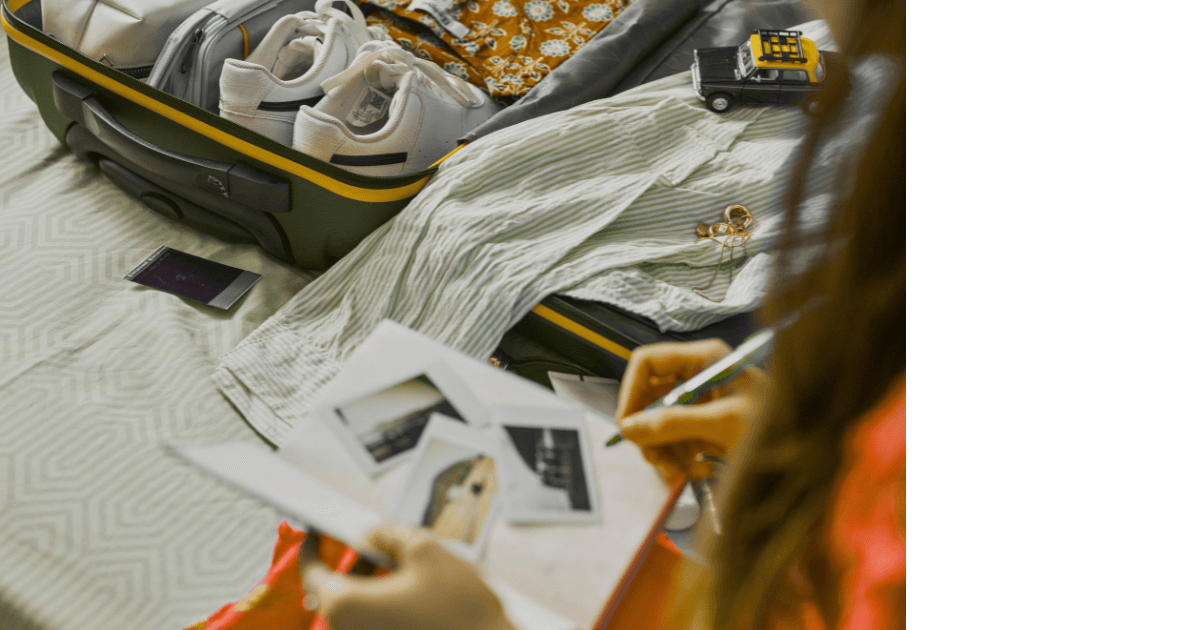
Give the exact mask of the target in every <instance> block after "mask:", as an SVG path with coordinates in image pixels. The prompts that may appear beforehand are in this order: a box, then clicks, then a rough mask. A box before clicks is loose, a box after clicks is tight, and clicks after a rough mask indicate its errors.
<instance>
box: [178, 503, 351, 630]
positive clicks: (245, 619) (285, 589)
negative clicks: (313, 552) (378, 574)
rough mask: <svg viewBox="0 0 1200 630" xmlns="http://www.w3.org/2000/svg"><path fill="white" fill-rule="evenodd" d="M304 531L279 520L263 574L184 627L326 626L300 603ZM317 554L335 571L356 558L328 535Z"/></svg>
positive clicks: (306, 629)
mask: <svg viewBox="0 0 1200 630" xmlns="http://www.w3.org/2000/svg"><path fill="white" fill-rule="evenodd" d="M304 535H305V534H304V532H302V531H298V530H295V529H292V528H291V526H289V525H288V524H287V521H283V522H281V523H279V537H278V538H277V539H276V540H275V551H274V553H273V554H272V555H271V567H270V568H269V569H267V574H266V576H264V577H263V579H262V580H260V581H259V583H258V585H256V586H255V587H254V588H252V589H250V592H249V593H247V594H246V596H245V597H243V598H242V599H241V600H240V601H238V602H235V603H232V604H225V605H224V606H222V607H221V608H220V609H218V610H217V612H215V613H213V614H212V615H210V616H209V617H208V619H205V620H204V621H201V622H200V623H197V624H196V625H194V626H190V627H189V628H188V630H260V629H262V628H272V629H274V630H327V629H326V626H325V621H324V620H323V619H321V618H320V617H318V616H317V614H316V613H314V612H310V611H307V610H304V606H303V605H302V600H303V599H304V590H303V589H302V588H301V587H300V544H301V543H303V542H304ZM318 555H319V556H320V558H321V560H323V561H324V562H325V564H326V565H328V566H330V567H332V568H333V569H334V570H335V571H337V572H339V573H345V572H346V571H349V570H350V567H352V566H354V563H355V561H356V560H358V555H357V554H356V553H354V550H352V549H349V548H348V547H346V545H343V544H342V543H340V542H338V541H336V540H333V539H332V538H322V539H321V545H320V550H319V551H318Z"/></svg>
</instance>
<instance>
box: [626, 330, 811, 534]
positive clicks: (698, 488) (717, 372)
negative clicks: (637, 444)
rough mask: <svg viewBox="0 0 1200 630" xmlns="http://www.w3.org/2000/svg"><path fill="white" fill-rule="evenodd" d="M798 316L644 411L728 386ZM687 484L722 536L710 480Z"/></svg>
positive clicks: (741, 347)
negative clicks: (726, 384) (777, 333)
mask: <svg viewBox="0 0 1200 630" xmlns="http://www.w3.org/2000/svg"><path fill="white" fill-rule="evenodd" d="M799 316H800V313H799V312H796V313H793V314H791V315H789V316H787V317H784V318H783V320H782V321H781V322H779V323H778V324H776V325H775V326H772V327H768V328H764V329H762V330H759V331H758V332H755V333H753V334H751V335H750V336H749V337H746V339H745V341H743V342H742V343H741V345H739V346H738V347H737V348H734V350H733V352H730V353H729V354H727V355H725V356H724V357H722V358H721V359H720V360H718V361H717V362H716V363H713V364H712V365H710V366H708V367H707V368H705V369H704V370H702V371H701V372H700V373H699V374H697V375H695V376H693V377H692V378H690V379H688V380H686V381H684V382H683V384H682V385H679V386H677V387H676V388H674V389H672V390H671V391H669V392H667V395H666V396H663V397H662V398H659V399H658V400H656V401H654V402H652V403H650V404H649V405H648V406H647V407H646V409H647V410H651V409H658V408H660V407H669V406H671V405H690V404H692V403H694V402H696V400H697V399H699V398H700V396H701V395H703V394H704V393H705V392H707V391H710V390H712V389H714V388H716V387H720V386H721V385H723V384H725V383H727V382H729V381H730V380H731V379H733V377H735V376H737V375H738V374H741V372H742V371H743V370H745V369H746V368H748V367H750V366H752V365H760V364H762V363H763V362H764V361H766V360H767V357H768V356H770V354H771V346H772V345H773V343H774V341H775V332H776V331H778V330H782V329H784V328H787V327H788V326H791V325H792V324H793V323H794V322H795V321H796V320H797V319H799ZM623 439H624V438H623V437H621V433H620V432H617V434H616V435H614V436H612V437H611V438H609V439H608V441H607V442H605V445H606V446H613V445H615V444H617V443H619V442H621V440H623ZM690 483H691V485H692V491H693V492H694V493H695V494H696V500H697V501H699V502H700V504H701V506H702V507H703V509H704V511H705V512H706V513H707V514H708V517H709V520H710V522H711V524H712V528H713V533H715V534H717V535H718V536H719V535H720V534H721V520H720V518H719V517H718V515H717V506H716V503H715V502H714V501H713V495H712V486H711V484H710V482H709V480H708V479H692V480H691V481H690Z"/></svg>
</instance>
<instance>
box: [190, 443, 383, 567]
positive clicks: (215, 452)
mask: <svg viewBox="0 0 1200 630" xmlns="http://www.w3.org/2000/svg"><path fill="white" fill-rule="evenodd" d="M171 450H172V451H173V452H174V453H175V454H176V455H178V456H179V457H180V458H181V459H183V460H184V461H186V462H188V463H189V464H192V465H193V466H195V467H197V468H199V469H201V470H203V471H204V472H206V473H208V474H209V475H212V476H213V477H216V478H217V479H219V480H221V481H223V482H225V483H227V484H229V485H231V486H233V487H234V488H237V489H239V490H241V491H242V492H245V493H246V494H248V495H250V496H252V497H256V498H258V499H259V500H261V501H263V502H264V503H266V504H268V505H271V506H274V507H276V508H278V509H279V510H280V511H281V512H283V513H284V514H286V515H288V517H290V518H293V519H295V520H297V521H300V522H302V523H305V524H307V525H311V526H313V527H316V528H317V529H319V530H320V531H321V532H322V533H325V534H328V535H330V536H333V537H334V538H337V539H338V540H340V541H342V542H344V543H346V544H347V545H350V546H351V547H353V548H354V549H356V550H357V551H358V552H359V553H360V554H362V555H363V556H364V557H366V558H367V559H369V560H371V561H372V562H375V563H376V564H379V565H381V566H387V565H388V564H390V560H389V559H388V558H387V556H384V555H381V554H380V553H379V552H378V551H376V550H375V549H372V548H371V547H370V546H369V545H367V544H366V542H365V540H366V533H367V532H368V531H370V530H372V529H374V528H375V527H378V526H379V525H382V524H383V523H384V522H385V519H384V517H383V516H382V515H381V514H379V513H378V512H375V511H373V510H370V509H368V508H366V507H364V506H362V505H361V504H359V503H357V502H355V501H352V500H350V499H348V498H346V496H345V495H343V494H342V493H340V492H338V491H336V490H334V489H332V488H330V487H329V486H327V485H325V484H323V483H321V482H320V481H317V480H316V479H313V478H312V477H311V476H309V475H308V474H306V473H304V472H303V471H301V470H300V469H298V468H296V467H295V466H292V465H290V464H288V463H287V462H285V461H283V460H282V459H280V458H279V457H277V456H276V455H275V454H274V453H271V452H269V451H266V450H264V449H262V448H260V447H258V446H256V445H254V444H249V443H245V442H224V443H220V444H205V445H200V446H175V447H172V449H171Z"/></svg>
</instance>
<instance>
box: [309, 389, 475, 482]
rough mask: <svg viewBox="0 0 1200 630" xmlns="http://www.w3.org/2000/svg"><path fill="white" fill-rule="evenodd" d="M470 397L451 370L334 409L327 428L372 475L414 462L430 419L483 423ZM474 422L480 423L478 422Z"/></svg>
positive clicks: (329, 416)
mask: <svg viewBox="0 0 1200 630" xmlns="http://www.w3.org/2000/svg"><path fill="white" fill-rule="evenodd" d="M471 398H472V397H471V396H470V395H469V392H468V391H467V390H466V389H465V386H463V385H462V384H461V383H460V382H459V381H458V379H457V377H456V376H455V375H454V374H453V372H451V371H450V370H449V368H448V367H446V366H441V365H435V366H430V367H429V368H427V369H426V370H424V371H423V372H422V373H420V374H418V375H417V376H414V377H412V378H409V379H406V380H404V381H401V382H399V383H396V384H395V385H392V386H390V387H387V388H385V389H382V390H379V391H377V392H374V393H372V394H369V395H367V396H363V397H361V398H356V399H354V400H351V401H349V402H345V403H341V404H338V405H334V406H333V407H332V409H331V410H330V411H329V412H328V413H326V414H325V415H326V420H327V423H328V424H329V425H330V426H331V427H332V428H333V430H334V433H336V434H337V435H338V436H339V438H340V439H341V441H342V442H343V443H344V444H345V445H346V446H347V448H348V449H349V450H350V451H351V452H352V453H353V455H354V458H355V459H356V460H357V461H358V462H359V464H360V465H362V467H363V468H364V469H365V470H366V472H367V473H369V474H375V473H378V472H381V471H383V470H385V469H387V468H390V467H391V466H393V465H395V464H398V463H400V462H402V461H407V460H409V459H411V457H410V456H411V454H412V453H413V452H414V449H415V448H416V447H417V444H418V443H419V441H420V439H421V435H422V434H423V433H424V431H425V427H426V426H427V425H428V424H429V421H430V418H432V417H434V416H441V417H444V418H446V419H448V420H451V421H454V422H459V423H462V424H478V422H479V421H480V418H478V417H473V416H476V415H477V414H476V413H475V412H474V408H475V406H476V405H475V404H474V402H473V400H472V399H471ZM472 420H474V421H475V422H472Z"/></svg>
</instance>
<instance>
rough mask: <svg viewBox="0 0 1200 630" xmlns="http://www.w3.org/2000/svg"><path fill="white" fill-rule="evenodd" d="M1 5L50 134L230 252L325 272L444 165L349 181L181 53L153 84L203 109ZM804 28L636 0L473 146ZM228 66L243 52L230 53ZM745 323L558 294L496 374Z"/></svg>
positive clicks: (762, 5)
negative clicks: (684, 327) (260, 252)
mask: <svg viewBox="0 0 1200 630" xmlns="http://www.w3.org/2000/svg"><path fill="white" fill-rule="evenodd" d="M0 1H2V2H3V7H2V17H3V26H4V29H5V31H6V32H7V34H8V43H9V48H10V54H11V59H12V65H13V72H14V74H15V75H16V77H17V80H18V82H19V83H20V85H21V87H22V89H23V90H24V91H25V93H26V94H27V95H28V96H29V97H30V98H31V99H33V100H34V101H35V102H36V103H37V106H38V109H39V112H40V113H41V116H42V118H43V120H44V121H45V123H46V125H47V126H48V127H49V128H50V130H51V131H52V132H53V133H54V134H55V136H56V137H57V138H58V139H59V140H60V141H61V142H62V143H63V144H64V145H66V146H67V147H69V148H70V149H71V151H72V152H73V153H75V155H77V156H79V157H80V158H82V159H86V160H89V161H91V162H93V163H95V164H96V166H97V168H98V169H99V170H101V171H102V172H103V173H104V174H105V175H106V176H107V177H109V178H110V179H111V180H112V181H113V182H114V183H116V184H117V185H118V186H119V187H121V188H122V189H124V190H125V191H126V192H128V193H129V194H131V195H132V196H134V197H135V198H137V199H139V200H140V201H142V203H143V204H145V205H146V206H147V207H148V208H150V209H151V210H153V211H155V212H158V213H160V214H162V215H165V216H167V217H168V218H171V219H175V220H178V221H181V222H183V223H185V224H188V225H191V226H193V227H196V228H199V229H202V230H205V231H208V232H211V233H214V234H216V235H218V236H221V237H222V238H225V239H229V240H234V241H246V242H256V243H258V244H259V245H260V246H261V247H262V248H263V249H264V250H266V251H267V252H269V253H270V254H272V255H273V256H275V257H278V258H279V259H282V260H284V261H287V262H289V263H293V264H295V265H297V266H300V267H304V268H309V269H323V268H326V267H328V266H329V265H330V264H332V262H334V261H336V260H337V259H338V258H340V257H341V256H344V255H345V254H346V253H348V252H349V251H350V250H351V249H353V248H354V247H355V246H356V245H357V244H358V243H359V241H361V240H362V239H363V238H365V237H366V236H367V235H368V234H370V233H371V231H373V230H374V229H375V228H376V227H378V226H379V225H381V224H383V223H384V222H386V221H388V220H389V219H391V218H392V217H393V216H395V215H396V214H397V213H399V212H400V211H402V210H403V209H404V207H405V206H406V205H407V204H408V202H409V201H410V200H411V199H412V198H413V197H415V196H416V195H417V193H419V192H420V190H421V189H422V187H423V186H424V185H425V183H426V182H428V181H429V179H430V177H432V175H433V174H434V173H435V172H436V164H435V165H434V166H433V167H431V168H429V169H427V170H425V171H422V172H419V173H415V174H412V175H408V176H403V177H395V178H377V177H367V176H363V175H358V174H355V173H351V172H349V171H345V170H343V169H341V168H339V167H337V166H334V165H331V164H329V163H327V162H324V161H321V160H318V159H316V158H313V157H311V156H309V155H306V154H304V153H301V152H299V151H296V150H294V149H292V148H291V147H289V146H285V145H283V144H280V143H277V142H274V141H272V140H270V139H268V138H266V137H264V136H261V135H259V134H257V133H254V132H252V131H249V130H247V129H245V128H244V127H241V126H240V125H238V124H236V123H234V122H231V121H229V120H226V119H223V118H221V117H220V116H218V115H217V113H215V100H214V97H213V96H212V94H211V93H208V94H206V93H204V91H203V90H202V89H199V88H197V87H196V85H195V84H192V85H173V86H169V85H168V84H169V82H170V81H169V80H168V79H170V77H167V79H164V72H163V70H162V68H160V66H162V67H170V68H172V69H174V68H180V67H184V66H186V64H187V63H189V60H190V59H192V57H190V56H189V55H191V54H192V49H190V48H187V47H186V46H176V47H175V48H174V49H173V50H176V51H179V50H184V51H187V54H175V55H174V56H173V57H171V58H170V59H167V58H163V59H160V62H159V63H156V65H155V70H154V73H152V76H151V77H150V81H151V82H155V83H157V84H159V85H162V86H163V87H168V86H169V87H170V89H171V91H173V92H176V93H178V94H182V95H185V96H188V97H189V100H192V101H195V102H200V103H206V104H208V105H209V108H208V109H206V108H205V107H201V106H199V105H196V104H193V102H189V100H185V99H184V98H180V97H179V96H174V95H172V94H171V93H168V92H166V91H163V90H160V89H157V88H155V87H152V86H151V85H148V84H147V83H145V82H143V81H141V80H138V79H137V78H134V76H131V75H135V74H138V73H129V72H122V71H120V70H117V69H114V68H112V67H109V66H108V65H105V64H103V63H100V62H97V61H95V60H93V59H91V58H89V57H87V56H85V55H83V54H81V53H79V52H76V51H75V50H73V49H71V48H69V47H68V46H65V45H63V44H62V43H60V42H59V41H56V40H55V39H54V38H52V37H49V36H47V35H46V34H45V33H44V32H42V15H41V6H40V0H0ZM311 4H312V0H261V1H260V2H247V1H246V0H225V1H224V2H217V3H214V4H213V5H210V6H217V5H228V6H238V7H242V8H241V9H240V10H241V11H242V13H241V14H239V15H237V16H234V17H233V18H230V17H229V16H227V15H222V12H221V10H218V11H216V12H211V11H210V14H211V15H209V14H206V15H203V16H201V15H197V16H194V17H193V19H192V21H191V22H188V23H187V24H185V25H183V26H181V27H180V29H178V30H177V31H176V33H175V34H174V35H172V37H173V38H179V37H185V36H187V35H188V34H189V33H193V32H199V31H205V32H216V30H214V29H218V28H219V27H224V28H226V29H227V30H228V29H232V28H238V29H240V33H241V37H244V38H245V39H244V42H243V41H241V40H237V44H236V47H238V48H243V50H251V49H253V47H254V45H256V44H257V41H258V39H261V38H262V36H263V35H264V34H265V32H266V30H267V29H269V28H270V26H271V24H272V23H273V22H274V21H275V20H276V19H277V18H278V17H280V16H281V15H284V14H287V13H291V12H295V11H299V10H303V9H306V8H311ZM248 5H251V6H250V8H246V7H247V6H248ZM218 9H220V7H218ZM225 13H229V11H225ZM805 19H806V16H805V15H804V13H803V11H802V10H801V9H799V8H798V7H797V3H796V2H795V1H794V0H764V1H762V2H751V1H749V0H637V1H635V2H634V3H633V4H631V5H630V6H629V7H628V8H626V9H625V10H624V11H623V12H622V13H621V14H620V15H619V16H618V17H617V18H616V19H615V20H614V21H613V22H612V23H610V24H609V25H608V26H607V27H606V28H605V29H603V30H602V31H600V33H599V34H598V35H596V36H595V37H594V38H593V39H592V40H591V41H590V42H589V43H588V44H587V45H586V46H584V47H583V48H582V49H581V50H580V51H579V52H578V53H576V54H575V55H574V56H573V57H572V58H571V59H569V60H568V61H567V62H565V63H564V64H563V65H561V66H559V67H558V68H557V69H555V70H554V71H553V72H551V73H550V74H549V75H548V76H547V77H546V78H545V79H543V81H542V82H541V83H539V85H538V86H537V87H536V88H534V89H533V90H532V91H531V92H529V93H528V94H527V95H526V96H525V97H524V98H522V99H521V100H519V101H517V102H516V103H515V104H513V105H511V106H509V107H508V108H506V109H504V110H502V111H501V112H500V113H499V114H497V115H495V116H494V117H493V118H492V119H490V120H489V121H487V122H486V123H484V124H483V125H482V126H481V127H479V128H477V129H476V130H474V131H472V132H471V133H470V134H468V136H467V137H466V138H465V139H464V141H473V140H476V139H478V138H480V137H482V136H483V135H486V134H487V133H491V132H493V131H496V130H499V129H502V128H504V127H507V126H509V125H512V124H516V123H518V122H522V121H524V120H527V119H530V118H533V117H536V116H539V115H543V114H547V113H551V112H555V111H560V110H563V109H567V108H569V107H573V106H575V105H578V104H580V103H583V102H586V101H589V100H592V99H595V98H601V97H604V96H607V95H609V94H612V93H616V92H619V91H622V90H624V89H628V88H631V87H634V86H636V85H640V84H642V83H645V82H648V81H652V80H655V79H658V78H661V77H663V76H666V75H669V74H674V73H677V72H681V71H685V70H687V69H688V67H689V65H690V64H691V61H692V50H693V49H694V48H697V47H706V46H729V45H736V44H737V43H738V42H740V41H742V40H744V39H745V37H746V36H747V35H748V34H749V33H750V32H752V31H753V30H754V29H755V28H760V27H762V26H763V25H769V26H778V25H791V24H797V23H800V22H803V21H804V20H805ZM196 25H199V26H196ZM201 39H202V38H201V37H199V36H198V37H197V38H196V40H197V42H199V41H200V40H201ZM210 41H216V40H215V39H213V38H210ZM184 44H186V42H184ZM213 45H214V46H215V45H216V44H213ZM225 45H226V47H228V46H229V44H225ZM232 54H243V55H244V52H241V51H230V53H229V54H227V56H231V55H232ZM164 57H165V56H164ZM213 59H214V60H215V61H216V62H217V63H219V62H221V60H222V57H221V56H220V53H219V52H218V53H214V56H213ZM217 71H218V72H219V66H218V67H217ZM191 72H193V73H195V72H199V71H198V70H195V69H192V70H191ZM171 74H173V73H171ZM200 85H201V86H202V85H203V81H201V82H200ZM749 325H750V318H749V317H748V316H739V317H734V318H731V319H729V320H726V321H724V322H721V323H719V324H716V325H714V326H710V327H708V328H706V329H702V330H699V331H694V332H690V333H667V334H664V333H662V332H660V331H659V330H658V329H657V328H656V327H655V326H654V325H653V324H652V323H650V322H648V321H646V320H644V319H642V318H640V317H638V316H635V315H632V314H630V313H627V312H624V311H621V310H620V309H617V308H614V307H611V306H608V305H605V304H599V303H591V302H583V301H579V300H571V299H567V298H562V297H557V296H555V297H551V298H549V299H547V300H546V301H544V302H543V303H542V304H540V305H538V306H537V307H535V308H534V310H533V311H532V312H531V313H530V314H529V315H528V316H526V317H525V318H524V319H523V320H521V322H519V323H518V324H517V325H516V326H515V327H514V328H513V329H512V330H511V331H510V332H509V334H508V335H506V337H505V339H504V340H503V341H502V342H501V344H500V347H499V349H498V350H497V352H496V357H495V362H497V363H499V364H502V365H505V366H506V367H507V368H508V369H511V370H513V371H516V372H517V373H519V374H521V375H523V376H526V377H528V378H532V379H534V380H537V381H540V382H542V383H544V384H545V383H548V381H547V379H546V376H545V372H546V371H547V370H553V371H561V372H568V373H575V374H590V375H599V376H608V377H619V376H620V375H621V373H622V372H623V371H624V367H625V363H626V361H627V360H628V358H629V355H630V352H631V351H632V349H633V348H635V347H637V346H639V345H642V344H645V343H652V342H655V341H662V340H670V339H675V340H686V339H692V338H703V337H712V336H718V337H722V338H724V339H726V340H727V341H729V342H730V343H731V344H736V343H737V342H739V341H740V340H741V339H742V338H744V337H745V335H746V334H747V333H748V332H749Z"/></svg>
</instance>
